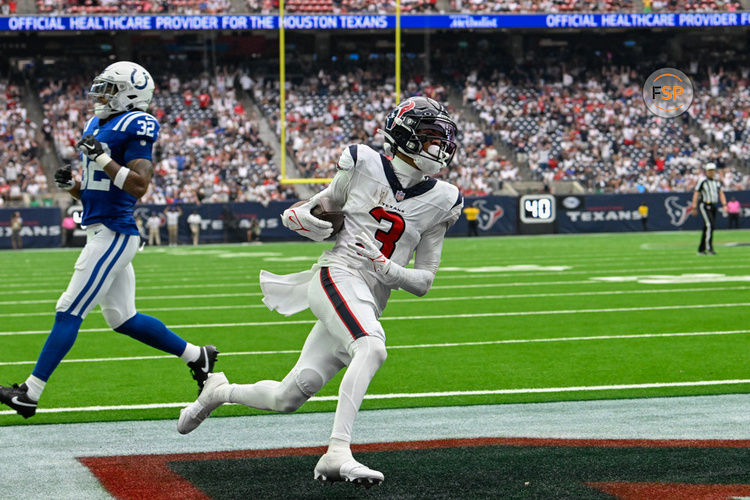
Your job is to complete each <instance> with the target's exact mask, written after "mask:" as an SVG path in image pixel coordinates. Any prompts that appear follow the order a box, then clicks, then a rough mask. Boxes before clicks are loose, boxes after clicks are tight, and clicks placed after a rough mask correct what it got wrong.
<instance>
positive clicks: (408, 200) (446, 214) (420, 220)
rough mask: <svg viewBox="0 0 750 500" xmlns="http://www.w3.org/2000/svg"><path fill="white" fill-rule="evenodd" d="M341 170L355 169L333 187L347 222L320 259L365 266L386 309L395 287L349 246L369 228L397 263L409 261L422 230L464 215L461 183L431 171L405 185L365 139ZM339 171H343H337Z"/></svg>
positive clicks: (343, 160) (344, 157)
mask: <svg viewBox="0 0 750 500" xmlns="http://www.w3.org/2000/svg"><path fill="white" fill-rule="evenodd" d="M338 168H339V170H345V171H349V172H347V173H348V174H349V183H348V185H346V186H337V185H336V183H337V182H338V179H335V180H334V183H333V186H332V187H333V188H334V189H333V192H334V194H335V195H336V196H335V197H336V198H339V197H340V198H341V199H339V200H337V201H339V202H343V203H344V204H343V211H344V215H345V218H344V226H343V228H342V229H341V231H340V232H339V233H338V235H337V238H336V244H335V245H334V247H333V248H332V249H331V250H327V251H326V252H324V253H323V255H322V256H321V258H320V260H319V261H318V263H319V264H320V265H322V266H334V267H341V268H346V269H349V270H357V271H359V272H360V273H361V274H362V276H363V278H364V279H365V281H366V282H367V283H368V285H369V286H370V289H371V290H372V292H373V297H374V298H375V300H376V302H377V305H378V308H379V309H380V310H382V309H383V308H384V307H385V303H386V301H387V300H388V297H389V296H390V290H391V287H390V286H388V285H387V284H386V283H384V282H383V281H382V280H381V279H380V277H379V276H378V275H377V274H376V273H375V272H374V271H369V270H366V269H360V268H359V262H358V261H357V260H355V259H354V258H353V257H352V256H351V255H350V254H349V250H348V248H347V244H348V243H349V242H351V241H355V239H354V236H355V235H357V234H359V233H362V232H364V233H365V234H367V235H368V236H369V237H370V238H371V239H372V240H373V241H374V242H375V244H376V245H378V246H379V247H380V249H381V251H382V252H383V255H385V256H386V257H388V258H389V259H391V260H392V261H393V262H395V263H396V264H399V265H401V266H406V265H407V264H408V263H409V261H410V260H411V258H412V256H413V254H414V250H415V249H416V248H417V245H418V244H419V242H420V240H421V237H422V234H423V233H425V232H426V231H428V230H430V229H432V228H434V227H435V226H437V225H440V224H445V225H446V227H448V226H450V225H452V224H453V223H454V222H456V220H457V219H458V217H459V216H460V215H461V209H462V208H463V198H462V196H461V194H460V193H459V191H458V188H457V187H456V186H453V185H452V184H449V183H447V182H444V181H440V180H436V179H433V178H430V177H427V178H425V179H424V180H423V181H421V182H420V183H419V184H416V185H414V186H411V187H409V188H404V187H403V186H402V185H401V183H400V181H399V180H398V177H397V176H396V173H395V171H394V169H393V166H392V165H391V162H390V160H389V159H388V158H387V157H385V156H383V155H381V154H379V153H377V152H375V151H374V150H373V149H371V148H370V147H368V146H365V145H361V144H360V145H353V146H349V148H348V149H346V150H344V152H343V154H342V156H341V160H339V165H338ZM337 177H339V176H338V175H337Z"/></svg>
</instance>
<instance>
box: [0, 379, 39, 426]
mask: <svg viewBox="0 0 750 500" xmlns="http://www.w3.org/2000/svg"><path fill="white" fill-rule="evenodd" d="M28 390H29V388H28V387H27V386H26V384H25V383H24V384H21V385H18V384H13V387H5V386H4V385H0V403H3V404H5V405H8V406H10V407H11V408H13V409H14V410H16V412H17V413H18V414H19V415H21V416H22V417H23V418H29V417H33V416H34V414H35V413H36V403H37V402H36V401H34V400H33V399H31V398H30V397H29V396H28V395H27V394H26V393H27V392H28Z"/></svg>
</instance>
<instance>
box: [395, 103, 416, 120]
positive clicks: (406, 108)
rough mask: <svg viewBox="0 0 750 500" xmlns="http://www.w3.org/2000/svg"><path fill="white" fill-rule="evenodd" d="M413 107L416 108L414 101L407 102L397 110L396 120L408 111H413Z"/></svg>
mask: <svg viewBox="0 0 750 500" xmlns="http://www.w3.org/2000/svg"><path fill="white" fill-rule="evenodd" d="M414 106H416V104H414V101H412V100H409V101H408V102H407V103H406V104H404V105H403V106H401V107H399V108H398V114H397V115H396V118H401V116H403V114H404V113H406V112H407V111H409V110H410V109H414Z"/></svg>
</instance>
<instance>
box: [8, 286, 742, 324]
mask: <svg viewBox="0 0 750 500" xmlns="http://www.w3.org/2000/svg"><path fill="white" fill-rule="evenodd" d="M723 283H726V282H723ZM608 284H616V282H609V281H593V280H584V281H547V282H539V281H535V282H533V283H479V284H468V285H436V286H433V287H432V288H431V290H452V289H455V290H460V289H466V288H505V287H524V286H543V285H546V286H551V285H608ZM686 284H687V283H686ZM214 286H217V287H221V286H222V285H218V284H217V285H210V287H211V288H213V287H214ZM243 286H249V285H243ZM202 287H203V286H201V287H199V288H202ZM143 288H145V287H143ZM143 288H139V290H142V289H143ZM161 288H165V289H168V288H183V287H171V286H164V287H161ZM185 288H195V286H193V285H190V286H189V287H185ZM749 288H750V287H748V286H734V287H726V286H715V287H705V288H659V289H648V290H605V291H598V292H560V293H537V294H526V295H521V294H509V295H494V296H489V295H488V296H485V297H486V298H501V299H503V298H522V297H531V298H533V297H565V296H574V295H618V294H638V293H660V292H703V291H706V292H708V291H726V290H747V289H749ZM37 292H38V290H37ZM58 292H59V291H58ZM23 293H26V292H23ZM29 293H36V292H29ZM262 295H263V294H262V292H238V293H206V294H189V295H153V296H150V295H141V296H139V297H138V298H137V300H138V301H139V302H141V301H146V300H181V299H204V298H206V299H210V298H222V297H260V296H262ZM452 298H453V297H430V296H427V297H420V298H409V299H390V300H389V303H390V302H425V301H442V300H451V299H452ZM473 298H476V297H457V298H455V299H456V300H471V299H473ZM478 298H482V297H478ZM55 302H57V299H34V300H12V301H0V305H28V304H50V303H55ZM217 307H218V306H217ZM236 307H238V308H241V307H242V306H236ZM206 308H207V309H208V308H210V306H207V307H206ZM191 309H192V308H191ZM150 310H151V311H178V310H180V309H176V308H165V309H150ZM144 311H145V309H144ZM12 314H15V315H16V316H22V315H24V313H11V315H12ZM8 316H9V315H8V314H0V317H8Z"/></svg>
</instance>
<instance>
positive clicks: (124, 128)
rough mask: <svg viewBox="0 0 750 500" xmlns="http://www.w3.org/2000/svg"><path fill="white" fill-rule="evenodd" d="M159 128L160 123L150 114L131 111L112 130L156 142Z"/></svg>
mask: <svg viewBox="0 0 750 500" xmlns="http://www.w3.org/2000/svg"><path fill="white" fill-rule="evenodd" d="M159 128H160V127H159V122H157V121H156V118H154V117H153V116H151V115H150V114H148V113H146V112H144V111H131V112H130V113H126V114H125V115H123V116H122V117H121V118H120V119H119V121H118V122H117V123H116V124H115V126H114V128H113V129H112V130H114V131H116V132H123V133H125V134H128V135H133V136H136V137H140V138H143V139H147V140H151V141H155V140H156V137H157V136H158V134H159Z"/></svg>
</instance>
